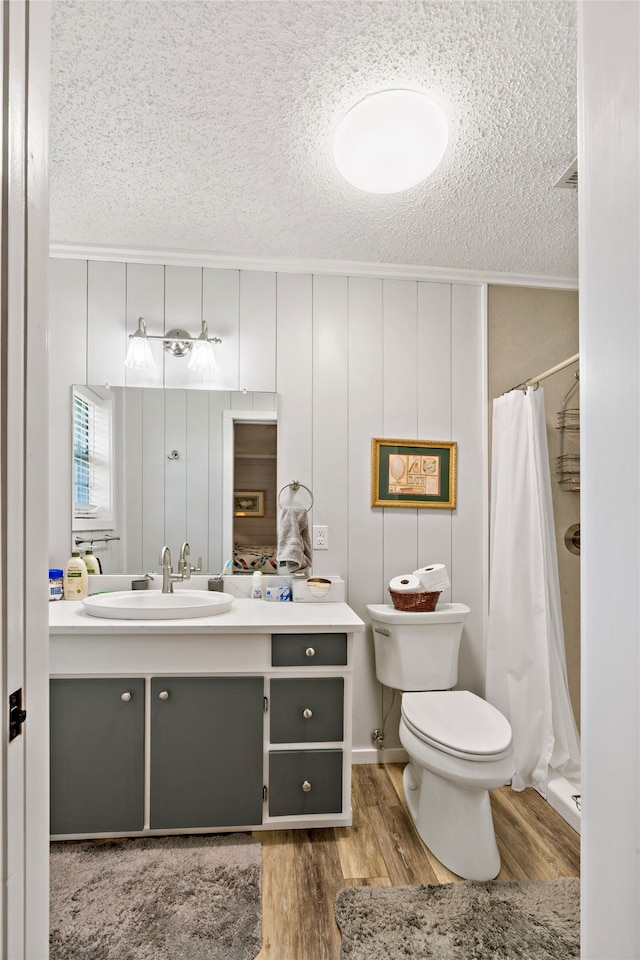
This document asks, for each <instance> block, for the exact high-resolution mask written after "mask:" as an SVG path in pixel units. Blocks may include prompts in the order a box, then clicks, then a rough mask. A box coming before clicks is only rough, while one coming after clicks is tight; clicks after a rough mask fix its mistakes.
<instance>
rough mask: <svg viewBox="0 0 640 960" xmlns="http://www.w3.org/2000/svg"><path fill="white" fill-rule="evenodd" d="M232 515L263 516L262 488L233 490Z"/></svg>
mask: <svg viewBox="0 0 640 960" xmlns="http://www.w3.org/2000/svg"><path fill="white" fill-rule="evenodd" d="M233 515H234V517H264V490H234V493H233Z"/></svg>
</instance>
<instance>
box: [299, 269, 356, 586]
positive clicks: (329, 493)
mask: <svg viewBox="0 0 640 960" xmlns="http://www.w3.org/2000/svg"><path fill="white" fill-rule="evenodd" d="M348 307H349V300H348V280H347V278H346V277H324V276H314V278H313V398H312V405H313V451H314V457H313V485H312V490H313V496H314V510H313V515H312V514H311V513H310V514H309V517H310V518H311V519H312V522H313V524H324V525H326V526H327V527H328V542H329V549H328V550H317V551H314V553H313V573H314V574H315V575H316V576H327V575H331V574H340V573H342V574H343V575H344V571H346V569H347V543H348V535H347V528H348V518H349V513H348V490H349V446H348V444H349V438H348V426H349V424H348V416H349V402H348V398H349V382H348V374H349V339H348ZM297 502H298V503H299V504H300V505H301V506H306V505H307V503H308V500H307V499H306V492H304V496H302V495H301V496H300V497H298V498H297ZM310 533H311V535H312V536H313V530H311V531H310ZM312 543H313V541H312Z"/></svg>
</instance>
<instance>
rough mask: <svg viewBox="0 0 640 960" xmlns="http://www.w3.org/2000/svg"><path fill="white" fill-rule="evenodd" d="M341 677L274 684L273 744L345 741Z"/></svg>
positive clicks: (280, 680) (283, 680)
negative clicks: (343, 735)
mask: <svg viewBox="0 0 640 960" xmlns="http://www.w3.org/2000/svg"><path fill="white" fill-rule="evenodd" d="M343 701H344V680H343V678H342V677H323V678H316V677H310V678H309V677H305V678H294V677H291V678H288V677H287V678H286V679H282V678H278V679H275V680H272V681H271V702H270V711H269V712H270V716H271V724H270V727H271V743H311V742H313V741H316V742H319V741H321V740H325V741H339V740H342V731H343V722H342V715H343V709H344V707H343Z"/></svg>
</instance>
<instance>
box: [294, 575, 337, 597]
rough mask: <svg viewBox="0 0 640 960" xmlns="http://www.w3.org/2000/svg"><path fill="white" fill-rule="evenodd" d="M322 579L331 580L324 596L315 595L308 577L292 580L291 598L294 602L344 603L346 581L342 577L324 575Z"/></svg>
mask: <svg viewBox="0 0 640 960" xmlns="http://www.w3.org/2000/svg"><path fill="white" fill-rule="evenodd" d="M321 579H322V580H330V581H331V585H330V586H329V589H328V591H327V592H326V594H325V595H324V596H323V597H318V596H314V595H313V593H312V592H311V589H310V588H309V581H308V580H307V579H304V580H303V579H298V578H297V577H294V578H293V580H292V584H291V585H292V588H293V589H292V595H291V599H292V600H293V601H294V603H344V600H345V582H344V580H343V579H342V577H322V578H321Z"/></svg>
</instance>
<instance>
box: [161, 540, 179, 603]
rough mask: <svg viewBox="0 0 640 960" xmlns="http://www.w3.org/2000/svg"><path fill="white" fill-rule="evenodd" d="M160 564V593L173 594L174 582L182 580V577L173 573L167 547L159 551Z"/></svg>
mask: <svg viewBox="0 0 640 960" xmlns="http://www.w3.org/2000/svg"><path fill="white" fill-rule="evenodd" d="M160 564H161V565H162V592H163V593H173V584H174V581H175V580H184V576H183V574H182V573H174V572H173V567H172V566H171V551H170V550H169V547H163V548H162V550H161V551H160Z"/></svg>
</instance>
